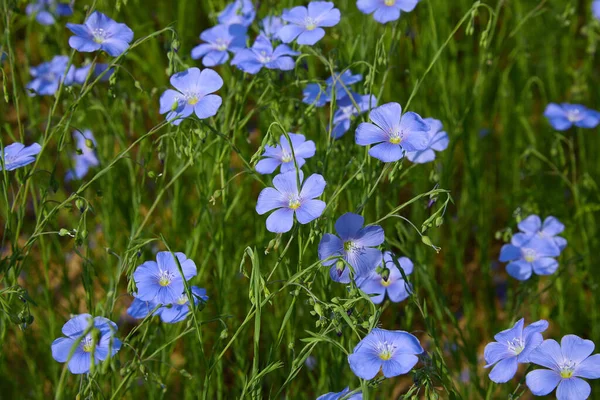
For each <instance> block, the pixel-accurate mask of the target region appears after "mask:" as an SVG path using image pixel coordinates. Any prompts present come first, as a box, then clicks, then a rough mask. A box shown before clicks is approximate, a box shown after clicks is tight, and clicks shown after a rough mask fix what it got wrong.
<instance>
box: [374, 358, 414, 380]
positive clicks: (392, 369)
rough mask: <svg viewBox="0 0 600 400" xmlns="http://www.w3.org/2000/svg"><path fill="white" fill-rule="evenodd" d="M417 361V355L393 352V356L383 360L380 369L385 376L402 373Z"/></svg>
mask: <svg viewBox="0 0 600 400" xmlns="http://www.w3.org/2000/svg"><path fill="white" fill-rule="evenodd" d="M418 362H419V357H417V356H415V355H412V354H398V353H396V354H394V356H393V357H392V358H391V359H389V360H387V361H384V362H383V365H382V371H383V376H385V377H386V378H393V377H395V376H398V375H404V374H407V373H408V372H410V370H411V369H413V367H414V366H415V365H416V364H417V363H418Z"/></svg>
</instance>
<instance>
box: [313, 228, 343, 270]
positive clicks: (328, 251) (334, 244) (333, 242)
mask: <svg viewBox="0 0 600 400" xmlns="http://www.w3.org/2000/svg"><path fill="white" fill-rule="evenodd" d="M318 252H319V259H320V260H326V259H328V258H329V257H332V256H340V257H341V256H342V255H343V254H344V243H343V242H342V241H341V240H340V238H338V237H337V236H335V235H332V234H331V233H326V234H324V235H323V237H322V238H321V241H320V242H319V250H318ZM336 262H337V260H335V259H332V260H329V261H325V262H323V265H332V264H335V263H336Z"/></svg>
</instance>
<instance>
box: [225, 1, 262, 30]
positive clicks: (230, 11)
mask: <svg viewBox="0 0 600 400" xmlns="http://www.w3.org/2000/svg"><path fill="white" fill-rule="evenodd" d="M254 18H256V9H255V8H254V5H253V4H252V1H251V0H235V1H234V2H232V3H229V4H228V5H227V7H225V9H224V10H223V11H221V13H220V14H219V18H218V20H219V24H223V25H235V24H238V25H244V26H246V27H248V26H250V24H252V21H254Z"/></svg>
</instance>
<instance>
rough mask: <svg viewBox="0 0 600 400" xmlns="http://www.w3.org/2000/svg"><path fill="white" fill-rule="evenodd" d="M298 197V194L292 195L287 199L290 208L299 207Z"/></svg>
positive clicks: (295, 208)
mask: <svg viewBox="0 0 600 400" xmlns="http://www.w3.org/2000/svg"><path fill="white" fill-rule="evenodd" d="M300 205H301V204H300V198H299V197H298V196H292V197H290V199H289V202H288V207H289V208H291V209H292V210H297V209H298V208H299V207H300Z"/></svg>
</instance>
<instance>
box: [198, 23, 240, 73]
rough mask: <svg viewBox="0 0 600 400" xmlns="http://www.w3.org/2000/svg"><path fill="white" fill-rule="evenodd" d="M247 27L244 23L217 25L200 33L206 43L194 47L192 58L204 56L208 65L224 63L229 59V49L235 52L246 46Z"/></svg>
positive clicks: (203, 59)
mask: <svg viewBox="0 0 600 400" xmlns="http://www.w3.org/2000/svg"><path fill="white" fill-rule="evenodd" d="M247 29H248V28H246V27H245V26H243V25H239V24H235V25H217V26H214V27H212V28H210V29H207V30H205V31H204V32H202V33H201V34H200V39H202V40H203V41H205V42H206V43H203V44H199V45H198V46H196V47H194V48H193V49H192V58H193V59H194V60H197V59H199V58H202V64H204V65H205V66H207V67H213V66H215V65H220V64H224V63H226V62H227V60H229V53H228V52H229V51H231V52H233V53H235V52H236V51H239V50H241V49H244V48H245V47H246V39H247V38H248V36H247V35H246V31H247Z"/></svg>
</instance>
